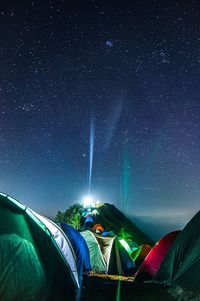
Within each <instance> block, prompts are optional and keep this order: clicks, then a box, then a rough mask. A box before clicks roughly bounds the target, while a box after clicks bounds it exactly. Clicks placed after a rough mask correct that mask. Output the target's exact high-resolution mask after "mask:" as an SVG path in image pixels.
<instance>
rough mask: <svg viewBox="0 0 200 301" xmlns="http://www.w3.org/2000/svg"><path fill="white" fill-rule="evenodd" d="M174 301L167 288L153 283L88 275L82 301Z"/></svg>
mask: <svg viewBox="0 0 200 301" xmlns="http://www.w3.org/2000/svg"><path fill="white" fill-rule="evenodd" d="M89 300H95V301H102V300H103V301H146V300H148V301H151V300H152V301H173V300H175V299H174V298H173V297H172V296H170V295H169V294H168V292H167V290H166V289H164V288H162V287H160V286H158V285H155V284H151V283H141V284H136V283H134V282H133V281H130V279H127V281H126V280H122V281H121V280H109V279H103V278H102V277H98V276H96V277H88V279H87V280H86V287H85V290H84V291H83V294H82V297H81V301H89Z"/></svg>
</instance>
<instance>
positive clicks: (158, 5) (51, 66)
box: [0, 0, 200, 232]
mask: <svg viewBox="0 0 200 301" xmlns="http://www.w3.org/2000/svg"><path fill="white" fill-rule="evenodd" d="M13 2H14V1H1V4H0V36H1V38H0V60H1V61H0V103H1V110H0V190H1V191H3V192H6V193H9V194H11V195H12V196H14V197H16V198H18V199H19V200H21V201H22V202H24V203H25V204H27V205H28V206H30V207H31V208H32V209H34V210H36V211H38V212H39V213H42V214H45V215H49V216H54V215H55V213H56V212H57V210H59V209H61V210H64V209H66V208H67V207H68V206H69V205H71V204H73V202H74V201H77V200H80V199H81V197H82V196H83V195H85V194H86V193H87V190H88V177H89V157H90V153H89V148H90V146H89V139H90V138H89V135H90V122H91V118H93V120H94V128H95V133H94V137H95V138H94V157H93V169H92V182H91V192H92V194H93V195H94V196H96V198H98V199H101V200H102V201H106V202H112V203H114V204H115V205H116V206H118V207H119V208H120V209H122V210H123V211H124V212H125V213H128V214H129V216H133V215H136V216H139V217H140V218H141V216H142V219H143V220H144V221H145V222H147V221H148V218H149V217H150V219H149V220H150V221H151V224H154V223H155V224H156V225H157V223H158V222H159V223H160V222H163V220H164V221H165V222H166V221H169V224H170V225H171V228H172V229H175V228H180V227H182V226H183V225H184V224H185V223H186V222H187V221H188V218H189V217H190V216H192V214H193V213H195V212H196V211H197V210H198V209H199V203H200V178H199V167H200V155H199V153H200V152H199V150H200V101H199V97H200V76H199V73H200V22H199V20H200V13H199V11H200V3H199V1H167V3H166V1H156V0H145V1H120V3H117V2H116V1H113V3H112V2H111V1H80V2H81V3H76V2H73V3H74V4H69V2H70V1H62V0H55V1H34V0H33V1H20V4H19V3H15V4H14V3H13ZM41 2H42V3H41ZM183 2H184V3H183ZM163 229H164V228H163ZM163 232H165V230H163Z"/></svg>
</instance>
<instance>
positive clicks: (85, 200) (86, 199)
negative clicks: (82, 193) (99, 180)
mask: <svg viewBox="0 0 200 301" xmlns="http://www.w3.org/2000/svg"><path fill="white" fill-rule="evenodd" d="M93 204H94V201H93V199H92V197H91V196H90V195H88V196H86V197H84V198H83V207H84V208H86V207H93Z"/></svg>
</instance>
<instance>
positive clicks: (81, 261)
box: [60, 223, 92, 276]
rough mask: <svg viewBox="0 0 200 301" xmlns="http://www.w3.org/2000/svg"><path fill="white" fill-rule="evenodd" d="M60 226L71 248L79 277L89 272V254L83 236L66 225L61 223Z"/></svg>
mask: <svg viewBox="0 0 200 301" xmlns="http://www.w3.org/2000/svg"><path fill="white" fill-rule="evenodd" d="M60 226H61V228H62V230H63V231H64V232H65V234H66V236H67V237H68V238H69V240H70V242H71V244H72V246H73V249H74V252H75V254H76V259H77V269H78V272H79V275H80V276H81V274H82V272H84V271H91V270H92V267H91V264H90V253H89V249H88V246H87V244H86V242H85V239H84V238H83V236H82V235H81V234H80V233H79V232H78V231H77V230H76V229H74V228H73V227H71V226H69V225H67V224H64V223H61V224H60Z"/></svg>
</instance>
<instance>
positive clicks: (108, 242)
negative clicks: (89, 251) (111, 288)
mask: <svg viewBox="0 0 200 301" xmlns="http://www.w3.org/2000/svg"><path fill="white" fill-rule="evenodd" d="M94 236H95V237H96V240H97V242H98V244H99V246H100V249H101V253H102V255H103V258H104V261H105V263H106V271H107V272H108V270H109V263H110V256H111V250H112V247H113V243H114V240H115V237H109V236H101V235H98V234H96V233H94Z"/></svg>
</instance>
